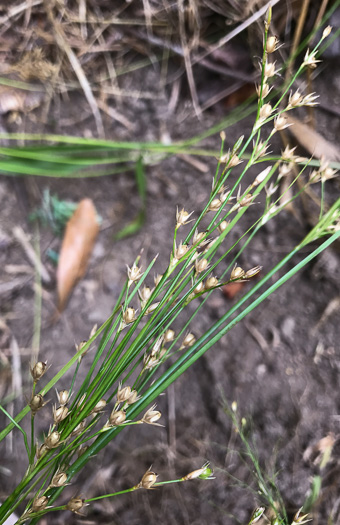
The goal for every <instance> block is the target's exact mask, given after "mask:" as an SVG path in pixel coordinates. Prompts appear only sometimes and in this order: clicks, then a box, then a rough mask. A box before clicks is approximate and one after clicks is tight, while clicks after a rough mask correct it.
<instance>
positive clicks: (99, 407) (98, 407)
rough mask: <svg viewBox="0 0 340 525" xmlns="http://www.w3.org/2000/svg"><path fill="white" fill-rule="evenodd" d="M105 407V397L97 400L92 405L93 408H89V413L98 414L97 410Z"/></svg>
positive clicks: (99, 410)
mask: <svg viewBox="0 0 340 525" xmlns="http://www.w3.org/2000/svg"><path fill="white" fill-rule="evenodd" d="M105 407H106V401H105V399H100V400H99V401H98V403H97V404H96V405H95V406H94V407H93V409H92V410H91V414H98V413H99V412H101V411H102V410H104V408H105Z"/></svg>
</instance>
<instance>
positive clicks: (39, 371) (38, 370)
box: [30, 361, 47, 383]
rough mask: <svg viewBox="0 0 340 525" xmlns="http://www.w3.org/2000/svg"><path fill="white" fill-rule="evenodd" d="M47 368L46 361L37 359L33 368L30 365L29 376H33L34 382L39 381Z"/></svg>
mask: <svg viewBox="0 0 340 525" xmlns="http://www.w3.org/2000/svg"><path fill="white" fill-rule="evenodd" d="M46 370H47V363H44V362H43V361H38V362H37V363H36V364H35V365H34V366H33V368H32V367H30V371H31V376H32V377H33V381H34V382H35V383H36V382H37V381H39V379H41V378H42V376H43V375H44V374H45V372H46Z"/></svg>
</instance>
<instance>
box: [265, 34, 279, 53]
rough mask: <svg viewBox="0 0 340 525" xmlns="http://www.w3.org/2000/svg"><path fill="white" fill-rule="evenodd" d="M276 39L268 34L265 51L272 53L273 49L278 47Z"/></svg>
mask: <svg viewBox="0 0 340 525" xmlns="http://www.w3.org/2000/svg"><path fill="white" fill-rule="evenodd" d="M278 43H279V41H278V39H277V38H276V36H270V37H269V38H268V40H267V44H266V51H267V53H274V51H276V50H277V48H278V47H279V46H278Z"/></svg>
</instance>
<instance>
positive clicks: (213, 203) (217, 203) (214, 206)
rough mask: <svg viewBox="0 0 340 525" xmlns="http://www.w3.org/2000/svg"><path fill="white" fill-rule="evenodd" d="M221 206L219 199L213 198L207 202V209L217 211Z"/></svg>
mask: <svg viewBox="0 0 340 525" xmlns="http://www.w3.org/2000/svg"><path fill="white" fill-rule="evenodd" d="M221 206H222V202H221V201H220V199H213V200H212V201H211V203H210V204H209V207H208V211H218V210H219V209H220V207H221Z"/></svg>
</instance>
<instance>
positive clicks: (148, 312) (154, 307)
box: [145, 303, 159, 315]
mask: <svg viewBox="0 0 340 525" xmlns="http://www.w3.org/2000/svg"><path fill="white" fill-rule="evenodd" d="M158 306H159V303H153V304H150V306H149V308H148V309H147V310H146V312H145V315H149V314H152V312H154V311H155V310H157V308H158Z"/></svg>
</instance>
